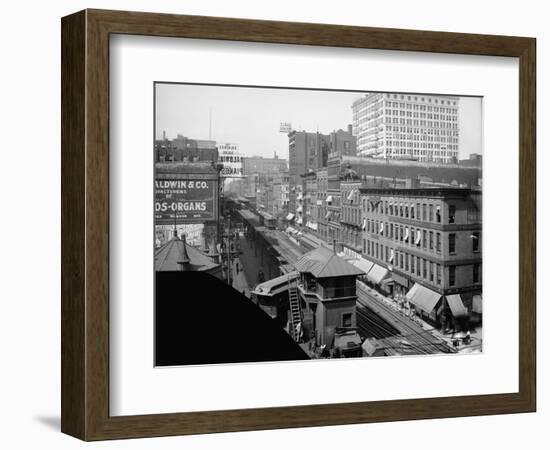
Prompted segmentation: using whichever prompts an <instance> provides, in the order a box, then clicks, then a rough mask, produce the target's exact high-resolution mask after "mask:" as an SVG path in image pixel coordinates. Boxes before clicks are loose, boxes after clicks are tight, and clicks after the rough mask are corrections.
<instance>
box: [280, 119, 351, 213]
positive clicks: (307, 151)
mask: <svg viewBox="0 0 550 450" xmlns="http://www.w3.org/2000/svg"><path fill="white" fill-rule="evenodd" d="M351 131H352V130H351V125H349V126H348V129H347V131H345V130H337V131H333V132H332V133H330V134H321V133H319V132H317V133H308V132H306V131H291V132H290V133H289V135H288V159H289V175H290V177H289V182H290V210H291V211H293V210H294V209H295V208H297V206H298V205H297V201H296V199H297V196H296V186H298V185H300V184H301V179H300V177H301V175H302V174H307V173H309V172H311V171H314V172H315V171H317V170H319V169H323V168H325V167H329V166H330V159H331V158H335V157H336V155H338V156H339V157H341V156H343V155H346V156H353V155H355V154H356V145H355V137H354V136H353V135H352V132H351ZM328 177H329V179H330V177H331V172H330V169H329V173H328ZM329 184H330V183H329ZM333 184H334V183H333ZM329 189H331V186H329ZM332 189H333V190H334V189H335V190H337V191H338V192H339V188H338V187H336V186H332ZM335 193H336V192H335Z"/></svg>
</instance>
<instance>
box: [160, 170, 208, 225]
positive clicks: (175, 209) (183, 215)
mask: <svg viewBox="0 0 550 450" xmlns="http://www.w3.org/2000/svg"><path fill="white" fill-rule="evenodd" d="M214 184H215V183H214V181H212V180H204V179H167V180H159V179H157V180H155V223H156V224H157V225H160V224H171V223H174V221H177V222H178V223H181V222H189V223H191V222H195V223H196V222H202V221H206V220H214V219H215V205H214V195H215V187H214Z"/></svg>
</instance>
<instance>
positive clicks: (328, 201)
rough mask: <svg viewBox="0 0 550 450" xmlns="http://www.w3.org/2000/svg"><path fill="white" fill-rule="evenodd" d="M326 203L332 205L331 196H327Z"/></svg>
mask: <svg viewBox="0 0 550 450" xmlns="http://www.w3.org/2000/svg"><path fill="white" fill-rule="evenodd" d="M327 203H332V195H329V196H328V197H327Z"/></svg>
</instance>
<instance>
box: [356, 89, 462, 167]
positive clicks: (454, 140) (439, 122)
mask: <svg viewBox="0 0 550 450" xmlns="http://www.w3.org/2000/svg"><path fill="white" fill-rule="evenodd" d="M458 110H459V98H458V97H450V96H444V95H424V94H394V93H392V94H390V93H370V94H366V95H364V96H363V97H361V98H358V99H357V100H355V101H354V102H353V104H352V112H353V134H354V136H356V137H357V151H358V153H359V155H361V156H372V157H375V158H384V159H414V160H418V161H434V162H442V163H451V162H457V161H458V150H459V149H458V146H459V128H458Z"/></svg>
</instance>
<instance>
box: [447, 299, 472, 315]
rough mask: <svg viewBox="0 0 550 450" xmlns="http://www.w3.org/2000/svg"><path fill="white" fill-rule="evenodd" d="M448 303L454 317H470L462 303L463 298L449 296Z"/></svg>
mask: <svg viewBox="0 0 550 450" xmlns="http://www.w3.org/2000/svg"><path fill="white" fill-rule="evenodd" d="M447 303H448V305H449V308H450V309H451V312H452V313H453V316H454V317H462V316H467V315H468V310H467V309H466V307H465V306H464V303H462V298H460V295H458V294H456V295H447Z"/></svg>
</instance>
